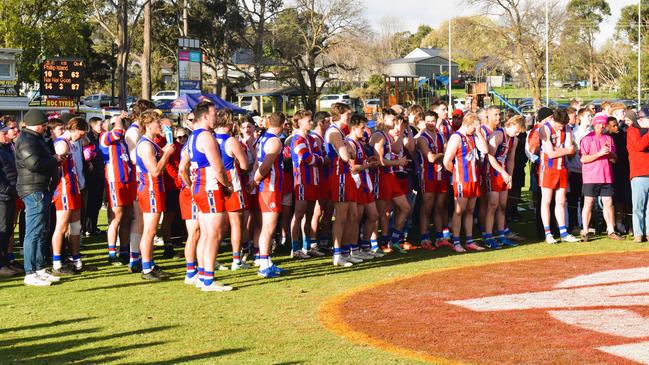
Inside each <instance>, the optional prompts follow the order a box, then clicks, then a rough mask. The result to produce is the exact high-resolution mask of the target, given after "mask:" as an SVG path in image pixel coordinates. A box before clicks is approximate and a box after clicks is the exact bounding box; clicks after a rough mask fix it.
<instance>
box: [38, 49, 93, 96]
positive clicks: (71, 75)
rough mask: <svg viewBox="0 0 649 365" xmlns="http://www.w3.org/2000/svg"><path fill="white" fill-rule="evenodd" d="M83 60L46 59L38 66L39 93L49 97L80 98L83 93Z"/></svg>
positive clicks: (84, 84) (84, 71)
mask: <svg viewBox="0 0 649 365" xmlns="http://www.w3.org/2000/svg"><path fill="white" fill-rule="evenodd" d="M85 75H86V69H85V60H83V59H81V58H48V59H46V60H43V62H41V64H40V93H41V95H49V96H69V97H81V96H83V95H84V93H85V88H86V82H85Z"/></svg>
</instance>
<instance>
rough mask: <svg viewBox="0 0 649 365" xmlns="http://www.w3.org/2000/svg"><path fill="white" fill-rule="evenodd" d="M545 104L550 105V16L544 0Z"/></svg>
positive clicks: (546, 0) (546, 1) (546, 2)
mask: <svg viewBox="0 0 649 365" xmlns="http://www.w3.org/2000/svg"><path fill="white" fill-rule="evenodd" d="M545 106H548V107H549V106H550V18H549V15H548V0H545Z"/></svg>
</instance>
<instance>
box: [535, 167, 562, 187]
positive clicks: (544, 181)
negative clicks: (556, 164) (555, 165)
mask: <svg viewBox="0 0 649 365" xmlns="http://www.w3.org/2000/svg"><path fill="white" fill-rule="evenodd" d="M539 180H540V181H541V187H542V188H549V189H552V190H557V189H567V188H568V170H566V169H561V170H555V169H545V168H544V167H542V168H541V172H540V177H539Z"/></svg>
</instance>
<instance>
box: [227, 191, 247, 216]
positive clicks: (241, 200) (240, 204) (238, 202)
mask: <svg viewBox="0 0 649 365" xmlns="http://www.w3.org/2000/svg"><path fill="white" fill-rule="evenodd" d="M247 195H248V194H246V193H245V192H243V191H235V192H232V194H230V196H226V197H225V211H226V212H238V211H240V210H244V209H248V208H250V206H249V205H250V204H249V203H248V201H249V200H248V196H247Z"/></svg>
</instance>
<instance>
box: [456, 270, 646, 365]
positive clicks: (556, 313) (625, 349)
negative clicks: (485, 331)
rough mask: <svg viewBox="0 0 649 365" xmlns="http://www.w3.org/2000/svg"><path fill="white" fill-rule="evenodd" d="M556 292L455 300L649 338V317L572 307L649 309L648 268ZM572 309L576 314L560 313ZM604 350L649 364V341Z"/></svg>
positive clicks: (575, 281) (573, 282)
mask: <svg viewBox="0 0 649 365" xmlns="http://www.w3.org/2000/svg"><path fill="white" fill-rule="evenodd" d="M555 288H556V289H554V290H546V291H540V292H534V293H521V294H509V295H497V296H492V297H485V298H476V299H466V300H453V301H449V302H447V303H449V304H453V305H457V306H460V307H464V308H467V309H470V310H473V311H476V312H490V311H511V310H525V309H555V310H550V311H548V312H549V314H550V315H551V316H552V317H553V318H555V319H557V320H559V321H561V322H564V323H567V324H570V325H573V326H577V327H580V328H583V329H586V330H590V331H595V332H599V333H604V334H607V335H613V336H619V337H626V338H646V337H649V318H645V317H642V316H641V315H640V314H638V313H635V312H633V311H631V310H627V309H619V308H617V309H616V308H610V309H598V310H574V309H571V308H591V307H630V306H649V267H639V268H633V269H622V270H609V271H602V272H598V273H593V274H588V275H580V276H577V277H574V278H571V279H568V280H565V281H563V282H561V283H560V284H558V285H557V286H555ZM562 308H567V309H571V310H557V309H562ZM597 349H598V350H600V351H603V352H606V353H609V354H612V355H615V356H619V357H622V358H625V359H628V360H632V361H637V362H639V363H642V364H647V365H649V342H639V343H635V344H624V345H616V346H603V347H599V348H597Z"/></svg>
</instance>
